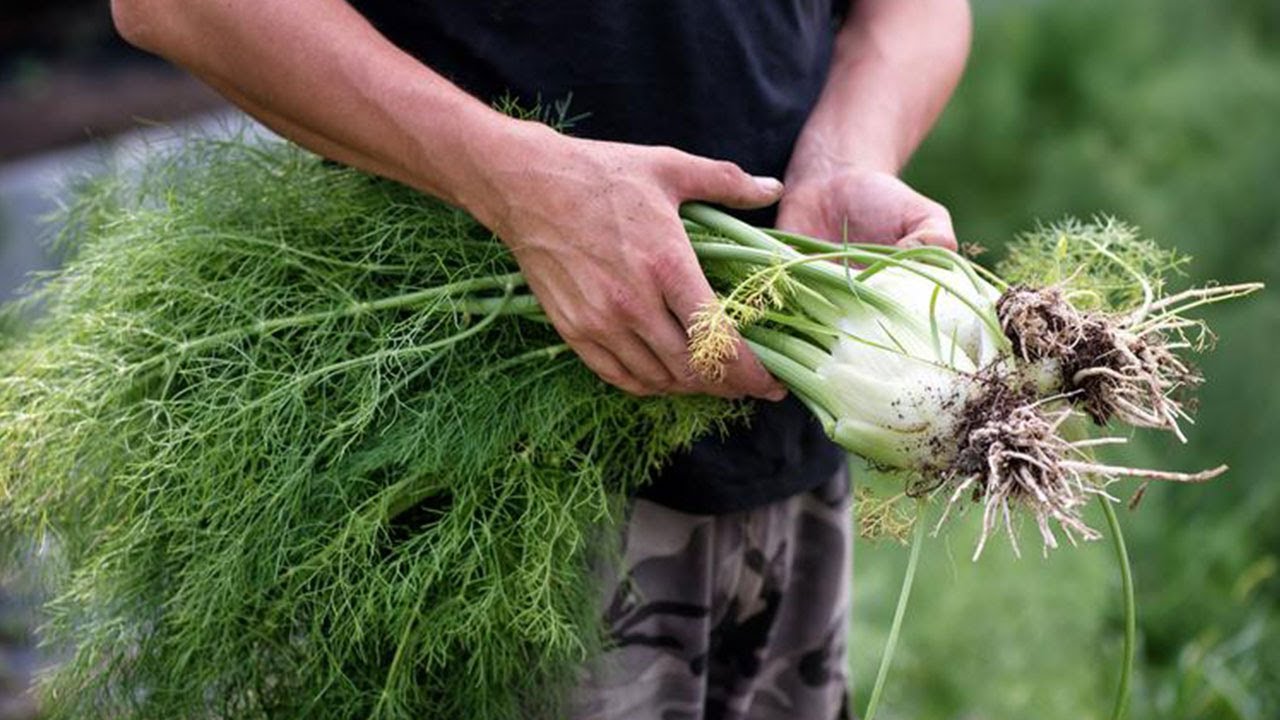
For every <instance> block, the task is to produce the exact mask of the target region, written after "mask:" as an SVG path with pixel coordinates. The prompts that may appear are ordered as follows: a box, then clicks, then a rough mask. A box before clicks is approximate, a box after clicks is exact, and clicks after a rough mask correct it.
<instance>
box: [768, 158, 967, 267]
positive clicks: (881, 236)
mask: <svg viewBox="0 0 1280 720" xmlns="http://www.w3.org/2000/svg"><path fill="white" fill-rule="evenodd" d="M777 226H778V229H779V230H787V231H790V232H797V233H803V234H805V235H809V236H812V237H817V238H822V239H824V240H831V241H834V242H840V241H842V240H844V239H847V240H848V241H849V242H870V243H879V244H883V245H894V244H896V245H899V246H901V247H916V246H920V245H938V246H941V247H945V248H948V249H950V250H955V249H956V234H955V230H953V229H952V227H951V214H950V213H948V212H947V209H946V208H945V207H943V206H942V205H940V204H938V203H937V202H935V201H933V200H930V199H929V198H927V197H925V196H924V195H921V194H920V193H918V192H916V191H915V190H914V189H912V187H911V186H910V185H907V184H906V183H905V182H903V181H901V180H899V179H898V178H897V177H895V176H894V175H892V174H890V173H887V172H882V171H877V170H867V169H862V168H856V167H853V166H836V167H832V168H830V169H825V170H823V171H821V172H819V173H816V174H815V173H808V174H805V175H804V176H802V177H800V178H795V179H793V178H791V177H788V178H787V183H786V189H785V191H784V193H783V195H782V201H781V203H780V204H779V206H778V222H777Z"/></svg>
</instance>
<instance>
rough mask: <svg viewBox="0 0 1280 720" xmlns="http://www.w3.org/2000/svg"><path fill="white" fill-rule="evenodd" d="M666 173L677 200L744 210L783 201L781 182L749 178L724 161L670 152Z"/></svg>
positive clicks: (744, 172)
mask: <svg viewBox="0 0 1280 720" xmlns="http://www.w3.org/2000/svg"><path fill="white" fill-rule="evenodd" d="M665 169H666V174H667V176H668V179H669V181H670V183H671V187H672V188H673V189H674V190H675V192H676V193H677V194H678V195H679V198H677V199H679V200H706V201H708V202H714V203H720V204H721V205H725V206H727V207H732V208H740V209H744V210H745V209H751V208H759V207H765V206H766V205H772V204H773V203H775V202H777V201H778V198H780V197H782V182H781V181H780V180H778V179H777V178H770V177H757V176H754V175H751V174H750V173H748V172H746V171H745V170H743V169H742V168H740V167H738V166H737V165H735V164H733V163H731V162H727V161H724V160H711V159H709V158H704V157H698V156H697V155H690V154H688V153H684V152H680V151H679V150H671V151H670V153H669V154H668V155H667V156H666V168H665Z"/></svg>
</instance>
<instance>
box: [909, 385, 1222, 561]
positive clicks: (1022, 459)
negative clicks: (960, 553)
mask: <svg viewBox="0 0 1280 720" xmlns="http://www.w3.org/2000/svg"><path fill="white" fill-rule="evenodd" d="M989 409H990V410H991V413H990V415H991V416H990V417H986V418H983V419H981V420H979V421H978V422H976V423H974V425H973V426H971V428H970V429H969V431H968V434H967V438H966V440H965V443H966V444H965V448H963V449H962V451H961V453H960V455H959V458H958V460H957V462H956V464H955V466H954V467H953V469H952V471H951V477H952V478H953V479H954V482H947V483H944V484H943V485H942V488H943V489H944V491H945V492H946V494H947V501H946V507H945V508H944V510H943V513H942V517H941V518H940V519H939V520H938V523H937V525H936V526H935V528H934V532H935V533H936V532H938V530H939V529H940V528H941V527H942V524H943V523H944V522H945V521H946V519H947V517H948V516H949V514H950V511H951V508H952V507H953V506H955V505H958V504H960V503H962V502H963V499H964V496H965V495H966V494H969V495H971V496H972V500H973V501H974V502H977V503H980V504H981V505H982V506H983V509H982V529H981V533H980V536H979V539H978V544H977V547H976V549H975V550H974V553H973V559H974V560H975V561H976V560H977V559H978V558H980V557H981V556H982V552H983V550H984V549H985V548H986V546H987V541H988V540H989V539H990V537H991V536H992V535H993V534H995V533H997V532H1000V531H1004V532H1005V533H1006V534H1007V535H1008V536H1009V539H1010V543H1011V545H1012V547H1013V551H1014V554H1015V555H1019V556H1020V555H1021V549H1020V547H1019V545H1018V540H1017V528H1016V527H1015V518H1016V515H1017V513H1015V512H1014V509H1015V508H1017V507H1022V508H1025V509H1026V510H1028V511H1029V512H1030V513H1031V515H1032V517H1033V518H1034V522H1035V525H1036V528H1037V530H1038V531H1039V534H1040V538H1041V541H1042V543H1043V549H1044V552H1045V553H1048V551H1049V550H1050V549H1054V548H1057V547H1059V538H1058V537H1057V535H1056V533H1055V530H1056V529H1060V530H1061V531H1062V534H1063V536H1064V537H1066V539H1067V541H1068V542H1070V543H1071V544H1072V545H1075V544H1076V543H1077V542H1078V541H1080V540H1097V539H1099V538H1100V537H1101V534H1100V533H1099V532H1098V531H1097V530H1094V529H1093V528H1092V527H1090V526H1089V525H1088V524H1086V523H1085V521H1084V519H1083V518H1082V517H1081V513H1082V509H1083V507H1084V505H1085V504H1086V503H1088V502H1089V501H1090V500H1091V499H1093V498H1095V497H1100V498H1103V499H1105V500H1107V501H1109V502H1119V499H1118V498H1116V497H1115V496H1113V495H1111V494H1110V493H1109V492H1107V488H1108V486H1110V485H1111V484H1112V483H1113V482H1116V481H1117V480H1119V479H1120V478H1143V479H1145V480H1147V481H1154V480H1159V481H1167V482H1180V483H1198V482H1206V481H1208V480H1212V479H1213V478H1215V477H1217V476H1219V475H1221V474H1222V473H1223V472H1225V471H1226V469H1227V468H1226V466H1221V467H1217V468H1213V469H1210V470H1205V471H1203V472H1196V473H1181V472H1172V471H1165V470H1153V469H1147V468H1133V467H1125V466H1119V465H1108V464H1104V463H1098V462H1094V461H1092V460H1090V459H1088V454H1087V451H1088V449H1089V448H1093V447H1096V446H1099V445H1110V444H1119V443H1123V442H1125V440H1124V438H1118V437H1102V438H1088V439H1083V440H1079V441H1076V442H1070V441H1067V440H1065V439H1063V438H1062V437H1061V436H1060V435H1059V434H1058V428H1059V427H1060V426H1061V425H1062V423H1064V422H1065V421H1066V420H1067V419H1068V418H1069V417H1071V416H1073V415H1074V414H1075V411H1074V410H1072V409H1071V408H1069V407H1067V408H1060V409H1056V410H1051V411H1050V410H1046V409H1045V408H1043V407H1042V406H1039V405H1038V404H1035V403H1030V402H1027V403H1023V404H1021V405H1018V406H1016V407H1013V408H1012V409H1002V408H999V407H996V406H993V407H991V408H989ZM1055 526H1056V528H1055Z"/></svg>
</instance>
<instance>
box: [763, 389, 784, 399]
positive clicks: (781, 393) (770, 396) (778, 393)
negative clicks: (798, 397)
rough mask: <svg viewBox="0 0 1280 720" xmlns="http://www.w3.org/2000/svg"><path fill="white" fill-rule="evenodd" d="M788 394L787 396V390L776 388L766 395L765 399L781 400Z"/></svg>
mask: <svg viewBox="0 0 1280 720" xmlns="http://www.w3.org/2000/svg"><path fill="white" fill-rule="evenodd" d="M786 396H787V391H786V390H774V391H773V392H771V393H769V394H768V395H765V399H766V400H770V401H772V402H781V401H782V399H783V398H785V397H786Z"/></svg>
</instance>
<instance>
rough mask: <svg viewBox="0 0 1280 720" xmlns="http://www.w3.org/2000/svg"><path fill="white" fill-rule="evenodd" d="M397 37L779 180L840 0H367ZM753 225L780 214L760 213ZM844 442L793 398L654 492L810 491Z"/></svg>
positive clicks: (614, 130) (769, 407)
mask: <svg viewBox="0 0 1280 720" xmlns="http://www.w3.org/2000/svg"><path fill="white" fill-rule="evenodd" d="M352 5H353V6H354V7H356V9H358V10H359V11H360V12H362V13H363V14H364V15H365V16H366V17H367V18H369V20H370V21H371V22H372V23H373V24H374V25H375V26H376V27H377V28H378V29H379V30H380V31H381V32H382V33H383V34H384V35H386V36H387V37H388V38H389V39H390V40H391V41H392V42H394V43H396V44H397V45H398V46H400V47H401V48H403V49H404V50H405V51H407V52H409V53H410V54H411V55H413V56H415V57H417V58H418V59H419V60H421V61H422V62H424V63H425V64H426V65H428V66H429V67H431V68H432V69H433V70H435V71H436V72H439V73H440V74H442V75H444V76H445V77H447V78H449V79H450V80H452V81H453V82H454V83H456V84H457V85H458V86H460V87H461V88H463V89H464V90H466V91H468V92H470V93H472V94H473V95H475V96H477V97H479V98H481V99H484V100H486V101H494V100H496V99H498V98H501V97H503V96H509V97H511V98H513V99H515V100H517V101H518V102H520V103H521V105H522V106H525V107H530V106H533V105H534V104H536V103H538V102H539V101H541V102H543V103H546V102H552V101H557V100H562V99H564V98H567V97H570V96H571V97H572V101H571V106H570V109H569V114H571V115H572V114H574V113H575V112H580V113H585V114H586V115H585V117H582V118H580V119H579V120H577V121H576V122H575V123H574V125H573V127H572V133H573V134H574V135H576V136H580V137H588V138H596V139H603V140H615V141H621V142H630V143H639V144H646V145H671V146H674V147H677V148H680V149H681V150H685V151H687V152H691V153H694V154H697V155H704V156H707V157H711V158H716V159H722V160H731V161H733V162H736V163H737V164H738V165H740V166H742V167H743V168H744V169H745V170H747V171H748V172H750V173H752V174H755V175H765V176H770V177H779V178H781V177H782V175H783V171H784V170H785V169H786V165H787V161H788V159H789V158H790V154H791V149H792V146H793V145H794V144H795V140H796V137H797V135H798V134H799V132H800V129H801V127H802V126H803V124H804V121H805V119H806V118H807V117H808V115H809V112H810V110H811V109H812V107H813V105H814V103H815V102H816V101H817V98H818V94H819V92H820V91H821V89H822V84H823V81H824V80H825V79H826V74H827V68H828V65H829V64H830V60H831V51H832V43H833V37H834V31H835V26H836V22H837V14H838V13H839V12H840V11H841V8H837V7H835V3H833V0H755V1H751V0H358V1H354V2H352ZM749 219H750V220H751V221H753V222H756V223H760V224H766V223H770V222H772V216H771V215H770V214H769V213H767V212H765V213H755V214H751V215H750V216H749ZM839 462H840V453H839V451H838V450H837V448H836V447H835V446H834V445H833V444H831V443H830V442H829V441H828V440H827V439H826V437H825V436H824V435H823V433H822V429H821V427H820V426H819V425H818V423H817V422H816V421H815V420H814V419H813V418H812V417H811V416H810V415H809V414H808V412H807V411H806V410H805V408H804V407H803V406H802V405H801V404H800V403H799V401H797V400H795V399H794V398H788V399H787V400H785V401H783V402H781V403H765V402H761V403H759V407H758V408H757V410H756V412H755V414H754V417H753V420H752V422H751V423H750V425H749V426H748V427H744V428H739V429H738V430H736V431H735V432H734V433H732V434H731V435H730V436H729V437H727V438H708V439H705V440H702V441H700V442H699V443H697V444H696V445H695V447H694V448H693V449H692V450H691V451H690V452H688V453H684V454H681V455H680V456H677V457H675V458H673V459H672V460H671V461H670V463H669V464H668V466H667V467H666V468H665V469H664V470H663V471H662V472H661V473H660V474H659V476H658V477H656V478H655V479H654V481H653V483H651V484H650V485H648V486H646V487H645V488H644V489H643V490H642V491H641V493H640V494H641V496H642V497H647V498H650V499H653V500H656V501H658V502H661V503H662V504H664V505H667V506H669V507H672V508H675V509H677V510H683V511H686V512H697V513H724V512H731V511H736V510H745V509H748V508H751V507H756V506H759V505H763V504H765V503H768V502H773V501H775V500H780V499H782V498H786V497H789V496H791V495H794V494H796V493H799V492H803V491H805V490H808V489H811V488H813V487H815V486H816V485H818V484H819V483H821V482H822V481H823V480H825V479H827V478H828V477H830V476H831V474H832V473H834V472H835V471H836V469H837V467H838V465H839Z"/></svg>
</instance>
